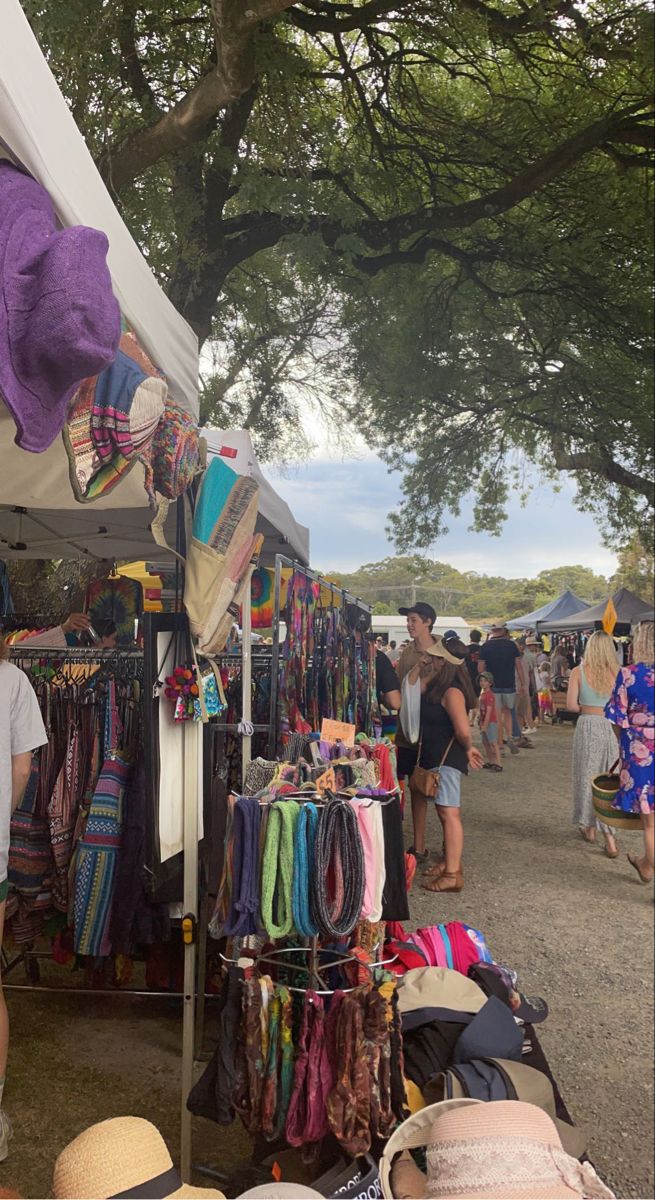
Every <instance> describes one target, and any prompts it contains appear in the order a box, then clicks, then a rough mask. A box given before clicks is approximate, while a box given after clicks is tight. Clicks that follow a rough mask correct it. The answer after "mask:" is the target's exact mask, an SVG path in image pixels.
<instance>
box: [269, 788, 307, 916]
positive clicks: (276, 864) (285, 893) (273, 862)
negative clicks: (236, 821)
mask: <svg viewBox="0 0 655 1200" xmlns="http://www.w3.org/2000/svg"><path fill="white" fill-rule="evenodd" d="M299 811H300V805H299V804H298V803H297V801H295V800H282V801H278V802H277V803H275V804H273V805H272V807H271V811H270V813H269V817H268V825H267V829H266V842H265V845H264V856H263V862H262V921H263V923H264V928H265V930H266V932H267V934H268V936H269V937H271V938H283V937H288V936H289V934H290V933H291V931H292V929H293V902H292V895H291V893H292V886H293V849H294V832H295V827H296V822H297V820H298V814H299ZM276 900H277V903H276ZM274 909H275V911H274Z"/></svg>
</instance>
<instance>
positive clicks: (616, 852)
mask: <svg viewBox="0 0 655 1200" xmlns="http://www.w3.org/2000/svg"><path fill="white" fill-rule="evenodd" d="M603 853H604V855H605V858H618V857H619V848H618V846H617V847H616V849H615V850H608V849H607V846H604V847H603Z"/></svg>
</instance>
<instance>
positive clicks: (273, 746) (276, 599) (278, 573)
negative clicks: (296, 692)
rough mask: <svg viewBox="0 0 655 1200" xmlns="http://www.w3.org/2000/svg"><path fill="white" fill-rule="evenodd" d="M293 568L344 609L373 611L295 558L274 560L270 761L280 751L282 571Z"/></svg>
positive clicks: (278, 555)
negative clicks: (338, 601)
mask: <svg viewBox="0 0 655 1200" xmlns="http://www.w3.org/2000/svg"><path fill="white" fill-rule="evenodd" d="M284 567H290V568H291V570H292V572H295V571H299V572H301V573H302V574H303V575H304V576H305V577H306V578H307V579H311V580H313V582H314V583H318V584H319V586H320V587H322V588H325V589H327V590H329V591H330V594H331V595H332V596H340V597H341V602H342V605H346V604H355V605H356V606H357V608H361V610H362V612H364V613H367V614H369V615H370V614H371V612H372V611H373V610H372V608H371V605H370V604H367V603H366V602H365V601H364V600H360V599H359V597H358V596H353V594H352V593H351V592H347V591H345V590H344V589H343V588H340V587H338V586H337V585H336V584H334V583H332V582H331V581H330V580H329V579H326V578H325V577H324V576H323V575H321V574H320V573H319V572H317V571H311V570H310V569H309V567H305V566H303V564H302V563H299V562H298V561H297V560H296V559H294V558H288V557H287V555H286V554H276V556H275V584H274V592H273V649H272V661H271V720H270V727H269V736H268V757H269V758H275V757H276V751H277V707H278V705H277V701H278V691H279V683H280V602H281V597H282V569H283V568H284Z"/></svg>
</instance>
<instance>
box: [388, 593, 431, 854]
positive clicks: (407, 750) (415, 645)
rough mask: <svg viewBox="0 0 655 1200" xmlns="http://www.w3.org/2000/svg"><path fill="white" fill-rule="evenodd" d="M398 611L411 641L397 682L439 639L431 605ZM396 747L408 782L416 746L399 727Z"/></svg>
mask: <svg viewBox="0 0 655 1200" xmlns="http://www.w3.org/2000/svg"><path fill="white" fill-rule="evenodd" d="M398 612H399V613H400V615H401V616H402V617H407V632H408V634H409V636H410V638H411V639H412V640H411V642H410V643H409V645H408V646H405V649H404V650H402V651H401V654H400V658H399V659H398V665H397V666H396V672H397V675H398V678H399V680H400V683H401V685H402V681H403V679H404V678H405V676H406V675H409V672H410V671H411V669H412V667H415V666H416V665H417V664H418V663H419V662H420V661H421V658H422V657H423V655H424V654H425V652H426V650H427V649H428V648H429V647H430V646H433V645H434V644H435V642H440V641H441V638H440V637H435V636H434V634H433V633H432V628H433V626H434V623H435V621H436V619H437V614H436V612H435V611H434V609H433V607H432V605H431V604H426V603H425V602H424V601H423V600H419V601H417V603H416V604H412V606H411V608H399V609H398ZM396 748H397V752H398V781H399V782H400V783H401V784H402V781H403V780H404V779H407V778H408V777H409V776H410V775H411V773H412V771H413V770H414V767H415V766H416V762H417V759H418V743H416V744H414V745H412V744H411V742H409V741H408V740H407V738H406V737H405V734H404V733H403V730H402V726H401V725H400V723H399V724H398V732H397V733H396ZM410 851H411V853H412V854H415V855H416V858H417V860H419V861H421V862H422V861H423V860H424V859H426V858H427V857H428V851H427V850H426V851H425V852H424V853H423V854H417V853H416V850H415V849H414V847H413V846H410Z"/></svg>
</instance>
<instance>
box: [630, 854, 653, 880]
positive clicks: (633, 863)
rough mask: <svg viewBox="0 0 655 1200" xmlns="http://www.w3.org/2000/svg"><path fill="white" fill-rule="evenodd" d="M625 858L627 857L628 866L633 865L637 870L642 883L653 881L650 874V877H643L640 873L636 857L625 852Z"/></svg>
mask: <svg viewBox="0 0 655 1200" xmlns="http://www.w3.org/2000/svg"><path fill="white" fill-rule="evenodd" d="M626 858H627V860H628V862H629V863H630V866H631V867H634V869H635V871H636V872H637V874H638V876H639V878H640V880H641V882H642V883H652V882H653V876H652V875H651V877H650V879H646V878H644V876H643V875H642V873H641V867H640V866H639V863H638V862H637V860H636V858H633V857H632V855H631V854H626Z"/></svg>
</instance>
